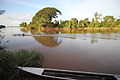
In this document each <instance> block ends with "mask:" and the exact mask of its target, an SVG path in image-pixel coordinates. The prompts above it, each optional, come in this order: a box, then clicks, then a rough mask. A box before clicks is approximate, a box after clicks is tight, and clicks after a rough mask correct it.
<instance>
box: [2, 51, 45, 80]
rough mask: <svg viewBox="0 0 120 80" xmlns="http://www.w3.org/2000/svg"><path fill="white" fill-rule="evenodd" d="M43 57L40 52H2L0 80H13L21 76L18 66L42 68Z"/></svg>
mask: <svg viewBox="0 0 120 80" xmlns="http://www.w3.org/2000/svg"><path fill="white" fill-rule="evenodd" d="M42 60H43V55H42V54H41V53H40V52H39V51H36V50H35V51H27V50H19V51H14V52H9V51H4V50H0V80H13V79H14V78H15V77H16V76H18V75H19V70H18V69H16V67H17V66H32V67H41V66H42ZM18 79H19V78H18Z"/></svg>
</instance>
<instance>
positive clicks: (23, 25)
mask: <svg viewBox="0 0 120 80" xmlns="http://www.w3.org/2000/svg"><path fill="white" fill-rule="evenodd" d="M19 25H20V27H26V26H27V23H26V22H22V23H21V24H19Z"/></svg>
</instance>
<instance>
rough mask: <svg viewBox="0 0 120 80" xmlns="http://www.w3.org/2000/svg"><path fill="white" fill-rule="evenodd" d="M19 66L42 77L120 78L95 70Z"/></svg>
mask: <svg viewBox="0 0 120 80" xmlns="http://www.w3.org/2000/svg"><path fill="white" fill-rule="evenodd" d="M18 68H19V69H21V70H23V71H26V72H29V73H31V74H34V75H39V76H42V77H48V78H52V79H61V80H71V79H72V80H78V79H80V80H120V76H119V75H115V74H104V73H93V72H82V71H71V70H60V69H49V68H34V67H18Z"/></svg>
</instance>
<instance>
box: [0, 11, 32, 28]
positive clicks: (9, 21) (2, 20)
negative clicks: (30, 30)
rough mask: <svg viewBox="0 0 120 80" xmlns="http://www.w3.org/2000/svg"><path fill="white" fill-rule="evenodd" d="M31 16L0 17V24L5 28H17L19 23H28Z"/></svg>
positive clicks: (13, 15)
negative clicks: (5, 26)
mask: <svg viewBox="0 0 120 80" xmlns="http://www.w3.org/2000/svg"><path fill="white" fill-rule="evenodd" d="M32 17H33V15H32V14H27V13H23V14H12V15H0V24H5V25H7V26H11V25H12V26H18V25H19V24H20V23H21V22H27V23H29V22H30V21H31V19H32Z"/></svg>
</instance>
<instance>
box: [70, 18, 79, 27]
mask: <svg viewBox="0 0 120 80" xmlns="http://www.w3.org/2000/svg"><path fill="white" fill-rule="evenodd" d="M77 24H78V20H77V19H76V18H72V19H71V20H70V28H76V27H77Z"/></svg>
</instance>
